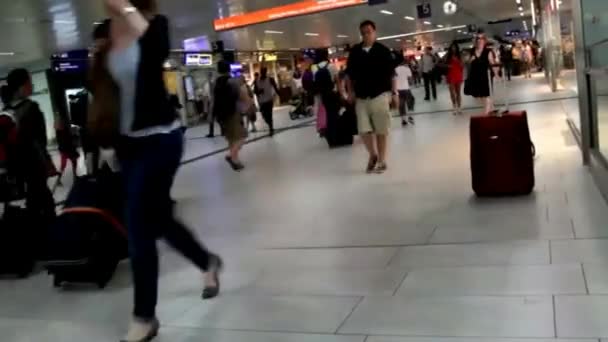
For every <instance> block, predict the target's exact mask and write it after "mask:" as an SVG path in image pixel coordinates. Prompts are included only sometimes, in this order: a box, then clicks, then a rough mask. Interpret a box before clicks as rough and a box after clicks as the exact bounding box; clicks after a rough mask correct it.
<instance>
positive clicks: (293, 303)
mask: <svg viewBox="0 0 608 342" xmlns="http://www.w3.org/2000/svg"><path fill="white" fill-rule="evenodd" d="M359 301H360V298H359V297H284V296H281V297H279V296H224V297H220V298H218V299H217V300H215V301H211V302H207V303H205V305H200V306H196V307H195V308H193V309H191V310H190V311H188V312H186V313H184V314H183V315H181V316H180V317H179V318H177V319H175V320H173V321H168V322H167V324H168V325H171V326H179V327H192V328H215V329H240V330H256V331H283V332H300V333H333V332H335V331H336V330H337V329H338V327H339V326H340V324H341V323H342V322H343V321H344V319H345V318H346V317H347V316H348V314H349V313H350V312H351V311H352V309H353V308H354V307H355V305H356V304H357V303H358V302H359Z"/></svg>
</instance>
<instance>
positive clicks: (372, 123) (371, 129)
mask: <svg viewBox="0 0 608 342" xmlns="http://www.w3.org/2000/svg"><path fill="white" fill-rule="evenodd" d="M390 102H391V96H390V93H384V94H382V95H379V96H377V97H374V98H373V99H357V104H356V109H355V110H356V111H357V125H358V127H359V134H366V133H375V134H380V135H388V132H389V131H390V129H391V108H390Z"/></svg>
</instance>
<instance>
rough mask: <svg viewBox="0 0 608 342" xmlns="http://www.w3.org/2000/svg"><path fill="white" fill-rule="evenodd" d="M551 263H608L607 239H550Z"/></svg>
mask: <svg viewBox="0 0 608 342" xmlns="http://www.w3.org/2000/svg"><path fill="white" fill-rule="evenodd" d="M551 257H552V261H553V263H576V262H582V263H608V240H564V241H551Z"/></svg>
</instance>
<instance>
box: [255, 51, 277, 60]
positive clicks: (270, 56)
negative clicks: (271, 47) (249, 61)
mask: <svg viewBox="0 0 608 342" xmlns="http://www.w3.org/2000/svg"><path fill="white" fill-rule="evenodd" d="M278 59H279V57H277V55H275V54H274V53H265V54H263V55H260V56H259V57H258V61H260V62H276V61H277V60H278Z"/></svg>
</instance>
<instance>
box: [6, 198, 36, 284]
mask: <svg viewBox="0 0 608 342" xmlns="http://www.w3.org/2000/svg"><path fill="white" fill-rule="evenodd" d="M29 216H30V215H28V214H27V211H26V210H25V209H22V208H20V207H16V206H11V205H9V204H5V206H4V212H3V214H2V219H1V220H0V235H1V237H0V275H3V276H9V275H10V276H18V277H19V278H25V277H27V276H28V275H29V274H30V273H32V271H33V270H34V265H35V263H36V248H37V244H36V243H35V241H34V240H32V237H33V236H34V237H35V236H36V235H37V234H36V233H37V232H35V231H34V230H33V229H32V228H33V227H32V225H34V222H30V220H29ZM38 235H39V234H38Z"/></svg>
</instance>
